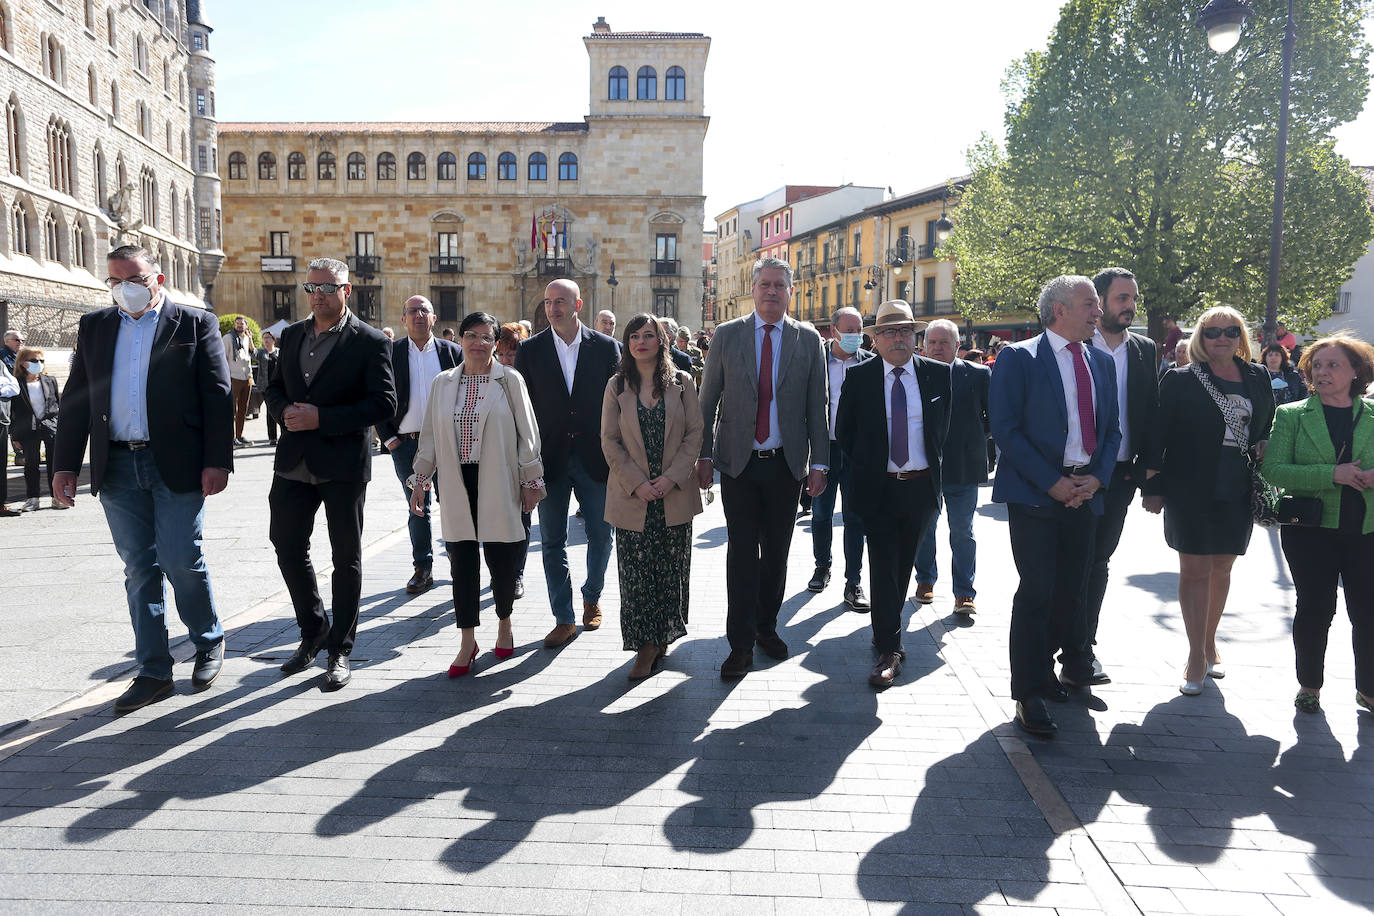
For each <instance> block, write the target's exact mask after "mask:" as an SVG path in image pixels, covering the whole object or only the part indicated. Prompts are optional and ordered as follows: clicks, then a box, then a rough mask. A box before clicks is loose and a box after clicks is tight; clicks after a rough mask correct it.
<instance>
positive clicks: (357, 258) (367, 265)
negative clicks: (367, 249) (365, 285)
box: [348, 254, 382, 277]
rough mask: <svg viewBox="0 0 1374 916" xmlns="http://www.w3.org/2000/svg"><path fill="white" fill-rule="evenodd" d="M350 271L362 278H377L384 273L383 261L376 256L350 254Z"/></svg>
mask: <svg viewBox="0 0 1374 916" xmlns="http://www.w3.org/2000/svg"><path fill="white" fill-rule="evenodd" d="M348 271H349V273H354V274H357V275H358V276H360V277H373V276H376V275H377V274H379V273H381V272H382V259H381V258H380V257H379V256H377V255H375V254H350V255H349V256H348Z"/></svg>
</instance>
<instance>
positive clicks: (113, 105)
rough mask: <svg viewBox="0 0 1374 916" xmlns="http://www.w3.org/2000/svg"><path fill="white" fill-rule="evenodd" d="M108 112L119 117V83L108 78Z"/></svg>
mask: <svg viewBox="0 0 1374 916" xmlns="http://www.w3.org/2000/svg"><path fill="white" fill-rule="evenodd" d="M110 114H112V115H114V116H115V117H116V118H118V117H119V83H117V82H115V81H114V80H110Z"/></svg>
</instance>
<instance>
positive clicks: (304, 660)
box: [281, 630, 329, 674]
mask: <svg viewBox="0 0 1374 916" xmlns="http://www.w3.org/2000/svg"><path fill="white" fill-rule="evenodd" d="M328 638H329V631H328V630H325V631H324V632H322V633H320V635H319V636H316V637H315V638H314V639H302V640H301V644H300V645H299V646H297V647H296V651H295V652H293V653H292V654H291V657H290V658H288V659H287V660H286V662H285V663H284V664H283V665H282V666H281V673H282V674H296V673H297V672H300V671H304V670H305V669H306V668H309V667H310V664H311V663H312V662H313V661H315V656H316V655H319V654H320V650H321V649H323V648H324V644H325V641H326V640H327V639H328Z"/></svg>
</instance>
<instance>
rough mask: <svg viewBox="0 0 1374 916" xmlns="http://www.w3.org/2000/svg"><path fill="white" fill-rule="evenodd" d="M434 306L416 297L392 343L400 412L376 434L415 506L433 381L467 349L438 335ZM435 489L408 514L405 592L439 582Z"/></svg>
mask: <svg viewBox="0 0 1374 916" xmlns="http://www.w3.org/2000/svg"><path fill="white" fill-rule="evenodd" d="M434 319H435V315H434V305H433V304H432V303H431V302H430V301H429V300H428V299H426V298H425V297H424V296H411V297H410V298H409V299H407V300H406V303H405V308H404V310H403V311H402V313H401V320H402V321H404V322H405V326H406V336H404V337H402V338H401V339H400V340H397V341H394V342H393V343H392V344H391V371H392V374H393V375H395V377H396V413H395V414H394V415H393V416H391V417H390V418H389V419H387V420H386V421H384V422H382V423H378V424H377V437H378V438H379V439H381V440H382V445H384V446H386V449H387V451H389V452H391V464H392V466H393V467H394V468H395V470H396V477H397V478H398V479H399V480H400V481H401V489H403V490H404V491H405V494H406V505H407V506H409V505H410V487H407V486H406V481H407V480H409V479H410V475H411V473H412V471H411V465H413V464H414V463H415V450H416V448H417V447H418V446H419V444H420V426H421V425H422V423H423V421H424V419H425V407H426V405H428V404H429V386H430V384H431V383H432V382H433V381H434V377H435V376H437V375H438V374H439V373H440V372H444V371H446V370H448V369H452V368H453V367H454V366H457V365H458V364H459V363H461V362H462V361H463V351H462V350H460V349H459V348H458V345H457V344H456V343H454V342H453V341H451V340H444V339H443V338H440V337H435V336H434ZM430 492H431V491H430V490H425V514H424V515H416V514H415V513H414V512H406V515H408V516H409V520H408V522H407V524H408V525H409V527H410V555H411V560H412V562H413V563H414V564H415V574H414V575H413V576H411V577H410V581H409V582H407V583H406V594H408V595H415V594H419V593H420V592H423V591H425V590H427V589H429V588H430V587H431V586H433V585H434V572H433V570H434V535H433V532H432V529H431V528H430V520H429V504H430Z"/></svg>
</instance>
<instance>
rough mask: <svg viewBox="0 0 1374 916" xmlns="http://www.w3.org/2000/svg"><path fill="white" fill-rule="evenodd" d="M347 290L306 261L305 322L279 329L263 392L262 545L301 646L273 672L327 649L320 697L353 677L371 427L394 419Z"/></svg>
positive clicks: (381, 338)
mask: <svg viewBox="0 0 1374 916" xmlns="http://www.w3.org/2000/svg"><path fill="white" fill-rule="evenodd" d="M352 290H353V287H352V284H350V283H349V282H348V265H347V264H345V263H344V262H343V261H339V260H336V259H334V258H316V259H315V260H313V261H311V262H310V268H309V271H308V272H307V274H306V283H305V292H306V295H308V296H309V297H310V310H311V315H310V317H309V318H306V319H305V320H304V321H298V322H296V323H295V324H293V325H291V326H289V327H287V328H286V329H285V330H283V331H282V334H281V357H280V358H279V359H278V360H277V371H276V372H275V373H274V374H273V376H272V379H271V381H270V382H268V385H267V394H266V402H267V409H268V410H270V411H271V412H272V415H273V416H275V417H277V418H278V419H279V420H280V421H281V424H282V427H283V432H282V434H281V438H280V439H278V440H277V455H276V462H275V464H274V465H273V466H274V468H275V470H276V474H275V476H274V477H273V478H272V489H271V490H270V491H269V492H268V494H267V504H268V507H269V509H270V510H271V522H270V523H269V527H268V537H269V538H270V539H271V541H272V546H273V547H275V548H276V550H277V566H278V567H280V569H281V574H282V579H283V580H284V581H285V582H286V589H287V591H288V592H290V593H291V604H292V606H293V607H294V608H295V610H296V623H297V624H299V625H300V629H301V644H300V647H299V648H297V649H296V651H295V653H293V654H292V656H291V657H290V658H289V659H287V660H286V663H285V664H283V665H282V666H281V670H282V673H284V674H295V673H297V672H298V671H303V670H304V669H305V668H307V667H308V666H309V665H310V664H311V662H313V661H314V660H315V656H316V655H318V654H319V653H320V650H321V649H325V648H328V650H329V666H328V670H327V671H326V673H325V681H324V686H325V688H326V689H328V690H337V689H339V688H340V687H342V686H344V685H345V684H347V683H348V682H349V679H350V678H351V677H352V673H351V672H350V670H349V664H348V656H349V654H350V653H351V652H352V651H353V638H354V635H355V633H356V632H357V629H358V605H359V602H360V600H361V597H362V585H363V504H364V501H365V500H366V497H367V484H368V481H369V480H371V479H372V449H371V439H372V434H371V427H373V426H376V425H377V424H379V423H383V422H385V421H386V420H388V419H390V418H391V417H393V416H394V415H395V413H396V384H395V379H394V378H393V377H392V372H391V341H389V340H387V339H386V336H385V335H384V334H382V332H381V331H378V330H377V329H375V328H372V327H369V326H368V325H366V324H364V323H363V322H361V321H359V320H358V318H357V316H356V315H354V314H353V313H352V312H351V311H349V309H348V295H349V293H351V292H352ZM321 505H323V506H324V514H325V519H326V520H327V522H328V526H329V544H330V547H331V549H332V553H333V561H334V574H333V576H332V577H331V579H332V581H331V586H332V591H333V606H334V608H333V609H334V620H333V623H332V624H331V623H330V620H329V615H327V614H326V613H325V610H324V602H323V601H322V600H321V599H320V592H319V587H318V585H317V583H316V579H315V568H314V566H313V565H311V562H310V535H311V533H312V532H313V531H314V528H315V513H316V512H317V511H319V508H320V506H321Z"/></svg>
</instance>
